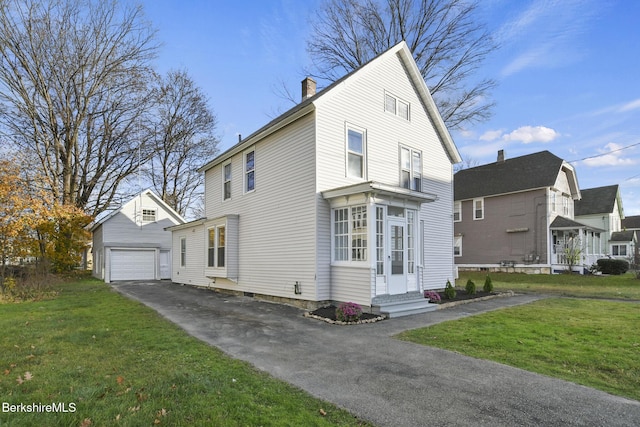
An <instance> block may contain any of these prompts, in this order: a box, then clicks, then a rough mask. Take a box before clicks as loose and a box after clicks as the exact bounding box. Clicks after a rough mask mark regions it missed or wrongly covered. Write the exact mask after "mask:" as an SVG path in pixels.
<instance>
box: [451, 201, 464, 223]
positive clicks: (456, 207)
mask: <svg viewBox="0 0 640 427" xmlns="http://www.w3.org/2000/svg"><path fill="white" fill-rule="evenodd" d="M460 221H462V202H453V222H460Z"/></svg>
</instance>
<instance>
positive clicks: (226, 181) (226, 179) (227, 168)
mask: <svg viewBox="0 0 640 427" xmlns="http://www.w3.org/2000/svg"><path fill="white" fill-rule="evenodd" d="M222 173H223V178H222V179H223V184H222V186H223V189H222V191H223V198H224V200H227V199H230V198H231V163H227V164H226V165H224V166H223V167H222Z"/></svg>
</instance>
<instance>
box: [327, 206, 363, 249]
mask: <svg viewBox="0 0 640 427" xmlns="http://www.w3.org/2000/svg"><path fill="white" fill-rule="evenodd" d="M333 259H334V261H366V260H367V207H366V206H364V205H362V206H352V207H350V208H339V209H334V211H333Z"/></svg>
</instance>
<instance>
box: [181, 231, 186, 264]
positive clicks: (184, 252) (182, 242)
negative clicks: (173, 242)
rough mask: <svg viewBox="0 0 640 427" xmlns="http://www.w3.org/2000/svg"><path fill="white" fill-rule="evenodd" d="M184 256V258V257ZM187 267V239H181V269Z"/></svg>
mask: <svg viewBox="0 0 640 427" xmlns="http://www.w3.org/2000/svg"><path fill="white" fill-rule="evenodd" d="M183 254H184V257H183V256H182V255H183ZM186 266H187V238H186V237H185V236H183V237H180V268H185V267H186Z"/></svg>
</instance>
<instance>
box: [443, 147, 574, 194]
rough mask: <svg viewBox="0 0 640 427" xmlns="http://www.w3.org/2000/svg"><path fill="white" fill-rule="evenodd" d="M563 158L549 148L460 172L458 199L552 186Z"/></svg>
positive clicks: (457, 175)
mask: <svg viewBox="0 0 640 427" xmlns="http://www.w3.org/2000/svg"><path fill="white" fill-rule="evenodd" d="M562 163H563V160H562V159H561V158H560V157H557V156H555V155H554V154H551V153H550V152H549V151H546V150H545V151H541V152H539V153H533V154H528V155H526V156H520V157H514V158H512V159H507V160H505V161H504V162H501V163H498V162H495V163H489V164H487V165H483V166H477V167H475V168H469V169H463V170H461V171H458V172H456V174H455V175H454V177H453V180H454V184H453V185H454V199H455V200H466V199H471V198H474V197H484V196H492V195H497V194H505V193H512V192H516V191H523V190H532V189H535V188H544V187H552V186H553V185H554V184H555V182H556V179H557V178H558V174H559V173H560V168H561V167H562Z"/></svg>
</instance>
